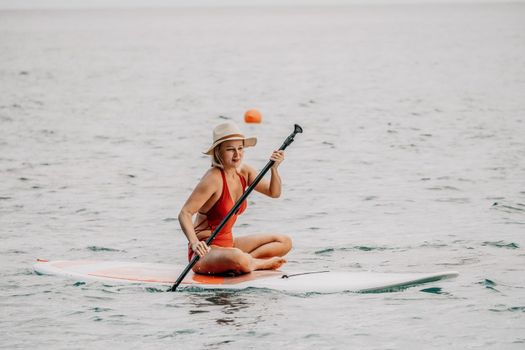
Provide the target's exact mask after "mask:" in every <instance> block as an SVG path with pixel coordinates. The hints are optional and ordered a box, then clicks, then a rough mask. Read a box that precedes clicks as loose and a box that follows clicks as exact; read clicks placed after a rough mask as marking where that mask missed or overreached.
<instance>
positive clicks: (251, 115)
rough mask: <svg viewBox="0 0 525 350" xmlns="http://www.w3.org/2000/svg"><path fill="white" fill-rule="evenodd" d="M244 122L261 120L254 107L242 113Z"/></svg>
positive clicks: (258, 121) (259, 113)
mask: <svg viewBox="0 0 525 350" xmlns="http://www.w3.org/2000/svg"><path fill="white" fill-rule="evenodd" d="M244 122H245V123H257V124H258V123H260V122H262V115H261V112H259V111H258V110H256V109H249V110H247V111H246V113H244Z"/></svg>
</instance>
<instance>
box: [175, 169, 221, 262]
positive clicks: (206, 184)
mask: <svg viewBox="0 0 525 350" xmlns="http://www.w3.org/2000/svg"><path fill="white" fill-rule="evenodd" d="M216 186H217V181H214V179H213V174H212V172H211V171H210V172H208V173H206V175H204V177H203V178H202V180H201V181H200V182H199V183H198V184H197V186H196V187H195V189H194V190H193V192H192V193H191V195H190V196H189V198H188V199H187V200H186V203H184V206H183V207H182V209H181V211H180V213H179V223H180V227H181V229H182V231H183V232H184V234H185V235H186V238H187V239H188V242H189V243H190V247H191V249H192V250H193V251H194V252H195V253H197V254H198V255H199V256H200V257H203V256H204V255H206V253H207V252H208V251H209V250H210V248H209V247H208V246H207V245H206V243H205V242H204V241H203V242H200V241H199V239H198V238H197V234H196V233H195V229H194V228H193V220H192V218H193V215H195V214H196V213H197V211H198V210H199V209H200V208H201V207H202V206H203V205H204V204H205V203H206V202H207V201H208V200H209V199H210V198H211V197H212V196H213V194H214V193H215V192H216V191H217V188H216Z"/></svg>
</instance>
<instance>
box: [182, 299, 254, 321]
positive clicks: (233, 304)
mask: <svg viewBox="0 0 525 350" xmlns="http://www.w3.org/2000/svg"><path fill="white" fill-rule="evenodd" d="M191 304H192V306H193V307H192V308H190V310H189V314H190V315H195V314H201V313H208V312H214V313H215V314H216V315H217V316H220V317H217V318H216V320H215V321H216V323H217V324H219V325H237V324H236V322H235V318H234V316H235V315H236V314H238V313H239V312H240V311H242V310H246V309H249V308H250V307H251V306H253V305H254V302H252V301H249V300H248V298H247V297H246V295H245V294H240V293H239V292H218V291H216V292H212V293H210V294H208V292H206V294H203V293H202V294H201V293H198V294H195V295H193V296H192V298H191ZM237 316H238V315H237Z"/></svg>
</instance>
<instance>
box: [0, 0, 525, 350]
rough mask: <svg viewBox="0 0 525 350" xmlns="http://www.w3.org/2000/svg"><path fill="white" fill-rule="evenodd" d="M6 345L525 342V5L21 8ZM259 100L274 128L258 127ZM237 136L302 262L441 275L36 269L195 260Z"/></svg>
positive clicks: (12, 40)
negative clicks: (212, 147)
mask: <svg viewBox="0 0 525 350" xmlns="http://www.w3.org/2000/svg"><path fill="white" fill-rule="evenodd" d="M0 82H1V83H0V176H1V177H0V180H1V181H0V240H1V241H0V242H1V243H0V271H1V280H0V294H1V298H0V347H1V348H6V349H25V348H37V349H76V348H79V349H80V348H103V347H111V348H117V349H158V348H159V347H164V348H165V347H171V348H184V349H203V348H206V349H240V348H247V349H261V348H269V347H271V348H275V349H280V348H286V349H343V348H359V349H399V348H407V349H421V348H425V349H444V348H447V349H452V348H455V349H523V348H524V347H525V322H524V321H525V277H524V276H525V274H524V272H523V269H524V266H525V251H524V247H525V226H524V225H525V162H524V157H525V5H524V4H522V3H498V4H479V3H469V4H440V5H438V4H419V5H418V4H411V5H401V4H395V5H379V4H374V5H365V4H355V5H340V6H288V7H287V6H259V7H257V6H252V7H240V6H232V7H212V6H201V7H195V8H192V7H171V8H141V9H130V8H128V9H122V8H121V9H107V8H106V9H87V10H86V9H83V10H78V9H77V10H72V9H70V10H67V9H48V10H24V11H16V10H3V11H0ZM249 108H257V109H259V110H260V111H261V112H262V114H263V122H262V123H261V124H257V125H256V124H250V125H247V124H244V123H243V119H242V115H243V113H244V111H245V110H247V109H249ZM225 120H233V121H235V122H237V123H238V124H239V125H240V126H241V127H242V128H243V129H244V131H245V133H246V134H248V135H257V136H258V138H259V143H258V145H257V146H256V147H255V148H252V149H247V150H246V154H245V161H246V162H247V163H249V164H250V165H252V166H253V167H255V168H258V169H261V168H262V167H263V166H264V165H265V164H266V162H267V159H268V157H269V155H270V154H271V151H272V150H274V149H276V148H278V147H279V145H280V144H281V143H282V142H283V140H284V138H285V137H286V136H288V135H289V134H290V133H291V132H292V131H293V124H294V123H298V124H300V125H301V126H302V127H303V128H304V134H301V135H298V136H297V137H296V140H295V142H294V143H293V144H292V145H291V146H290V147H289V149H288V150H287V154H286V160H285V161H284V163H283V164H282V165H281V167H280V170H281V176H282V179H283V195H282V197H281V198H279V199H277V200H276V199H269V198H264V197H263V196H262V195H260V194H256V193H254V194H252V195H251V196H250V198H249V207H248V210H247V211H246V212H245V214H244V215H243V216H241V217H240V218H239V220H238V224H237V226H236V231H235V234H236V235H247V234H252V233H274V232H275V233H283V234H288V235H289V236H290V237H292V239H293V241H294V249H293V251H292V252H291V253H290V254H289V255H288V260H289V262H288V264H287V265H286V266H285V268H288V269H293V270H307V271H315V270H319V269H322V270H327V269H328V270H332V271H375V272H435V271H442V270H457V271H459V273H460V276H459V277H458V278H457V279H454V280H448V281H441V282H434V283H430V284H427V285H424V286H419V287H413V288H410V289H407V290H405V291H400V292H395V293H381V294H355V293H336V294H328V295H323V294H284V293H280V292H275V291H269V290H256V289H251V290H245V291H240V292H221V291H205V292H204V291H194V292H180V293H165V292H164V291H165V289H162V288H146V287H144V286H115V285H111V284H104V283H88V284H86V283H82V282H80V281H75V280H65V279H63V278H57V277H49V276H38V275H36V274H34V273H33V271H32V264H33V263H34V261H35V259H36V258H45V259H52V260H57V259H92V260H124V261H126V260H127V261H138V262H159V263H172V264H178V265H183V264H185V263H186V249H187V246H186V240H185V237H184V235H183V233H182V232H181V230H180V227H179V225H178V221H177V219H176V218H177V215H178V211H179V210H180V208H181V206H182V205H183V203H184V201H185V200H186V198H187V197H188V195H189V194H190V193H191V190H192V189H193V187H194V186H195V184H196V183H197V182H198V180H199V179H200V177H201V176H202V174H203V173H204V172H205V171H206V170H207V168H208V167H209V159H208V158H207V157H206V156H204V155H202V154H201V152H202V151H204V150H205V149H206V148H207V147H208V146H209V144H210V142H211V130H212V128H213V126H214V125H215V124H217V123H220V122H223V121H225Z"/></svg>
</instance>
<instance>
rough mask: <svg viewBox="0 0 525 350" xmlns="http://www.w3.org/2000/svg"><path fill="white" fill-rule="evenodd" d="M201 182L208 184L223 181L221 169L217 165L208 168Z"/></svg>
mask: <svg viewBox="0 0 525 350" xmlns="http://www.w3.org/2000/svg"><path fill="white" fill-rule="evenodd" d="M201 182H202V183H206V184H215V183H218V182H221V183H222V176H221V170H220V169H219V168H216V167H211V168H210V169H208V170H206V172H205V173H204V175H203V176H202V178H201Z"/></svg>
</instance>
